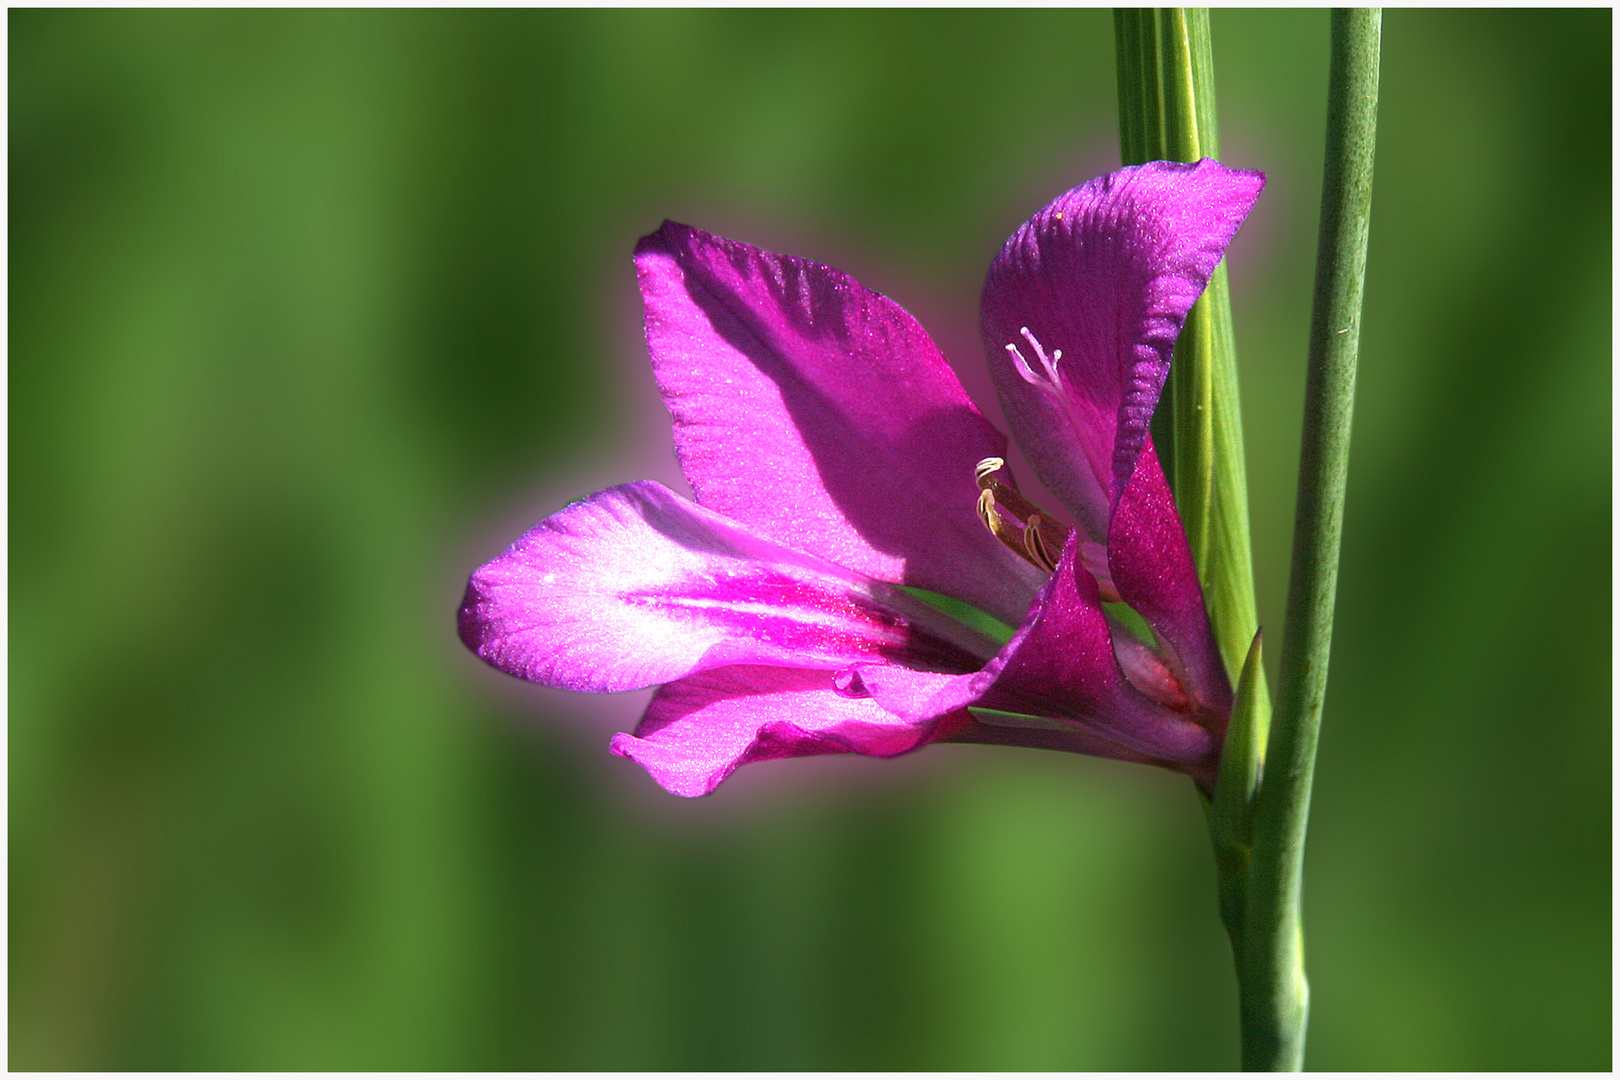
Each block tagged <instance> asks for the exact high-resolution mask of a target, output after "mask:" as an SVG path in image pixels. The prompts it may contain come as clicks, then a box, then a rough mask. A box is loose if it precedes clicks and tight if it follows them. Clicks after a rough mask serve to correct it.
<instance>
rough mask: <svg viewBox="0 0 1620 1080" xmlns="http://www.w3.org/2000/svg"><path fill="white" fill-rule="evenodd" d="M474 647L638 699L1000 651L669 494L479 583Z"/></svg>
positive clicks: (471, 615) (635, 497)
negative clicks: (743, 671)
mask: <svg viewBox="0 0 1620 1080" xmlns="http://www.w3.org/2000/svg"><path fill="white" fill-rule="evenodd" d="M461 638H462V640H463V641H464V642H466V643H467V646H468V647H469V648H471V649H472V650H473V651H474V652H476V653H477V654H478V655H479V656H480V657H481V658H483V659H484V660H485V661H486V662H488V663H489V664H491V665H493V666H495V667H497V668H500V669H501V670H502V671H505V672H508V673H510V674H513V675H517V676H519V677H521V678H524V679H528V680H530V681H532V682H538V683H544V684H545V685H547V686H556V687H560V688H562V689H565V690H582V691H612V690H630V689H635V688H638V687H643V686H651V685H654V684H656V683H663V682H669V681H671V680H673V679H678V678H680V677H682V676H684V675H688V674H691V673H692V672H694V671H701V670H704V669H707V668H714V667H721V666H724V665H727V664H775V665H782V666H787V667H820V668H836V667H840V666H843V665H846V664H849V663H851V662H855V661H872V660H903V661H904V662H906V663H908V664H915V665H918V666H920V667H925V668H934V669H945V670H958V671H966V670H972V669H973V668H976V667H978V666H979V664H980V663H982V662H983V659H984V658H986V657H989V656H991V655H993V654H994V652H995V649H996V646H995V644H994V643H993V642H990V641H989V640H988V639H986V638H983V637H981V636H980V635H978V634H977V633H975V632H973V631H972V630H969V629H968V628H967V627H965V626H962V625H961V624H959V623H957V622H955V621H954V620H952V619H949V618H948V617H946V616H944V615H942V614H940V613H938V612H936V611H934V609H932V608H930V607H928V606H926V605H924V604H922V603H921V602H920V601H917V600H914V599H912V598H911V597H910V596H908V595H906V594H905V593H903V592H901V591H900V590H899V589H898V588H896V587H895V586H892V585H888V584H885V583H883V582H878V581H872V580H871V579H868V578H864V577H862V576H861V575H859V574H855V573H851V572H850V571H848V570H845V569H843V568H842V567H838V566H834V565H833V564H831V563H829V562H827V561H826V560H824V559H819V558H817V557H816V556H814V555H807V554H804V553H802V552H797V551H794V550H792V549H790V548H787V547H784V546H783V545H781V544H778V543H776V542H774V541H772V540H767V539H765V538H763V537H760V536H757V535H755V534H753V533H751V532H749V531H748V530H746V529H744V528H743V527H741V526H739V525H738V524H737V523H735V522H733V521H730V520H728V519H727V518H725V517H723V516H721V515H720V514H716V513H714V512H713V511H711V510H706V509H704V508H703V507H700V506H696V505H694V504H693V503H691V502H689V501H687V500H685V499H683V498H681V497H680V496H678V495H676V494H675V493H674V492H672V491H670V490H669V489H668V488H665V487H664V486H662V485H661V484H656V483H653V482H651V481H643V482H641V483H635V484H625V485H623V486H621V487H616V488H610V489H608V490H606V491H601V492H597V493H596V494H595V495H592V496H591V497H590V498H588V499H585V500H583V501H581V502H577V503H574V504H573V505H571V506H568V507H566V508H564V509H563V510H561V511H559V512H558V513H556V514H553V515H552V516H551V517H549V518H547V519H546V520H544V521H542V522H540V523H539V524H538V525H536V526H534V528H532V529H530V530H529V531H528V532H527V533H525V534H524V535H523V536H522V537H520V538H519V539H518V541H517V542H516V543H515V544H513V545H512V546H511V547H509V548H507V550H506V551H505V552H503V553H502V554H501V555H500V556H499V557H497V558H496V559H494V560H493V561H492V562H490V563H489V564H488V565H486V566H483V567H481V568H480V569H479V570H478V571H477V572H475V573H474V574H473V576H472V580H471V581H470V582H469V583H468V586H467V597H466V600H465V601H464V602H463V605H462V610H461Z"/></svg>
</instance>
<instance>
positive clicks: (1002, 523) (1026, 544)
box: [973, 457, 1069, 574]
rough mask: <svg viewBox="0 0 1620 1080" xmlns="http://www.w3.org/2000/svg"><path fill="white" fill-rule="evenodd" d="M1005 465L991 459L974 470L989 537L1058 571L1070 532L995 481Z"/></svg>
mask: <svg viewBox="0 0 1620 1080" xmlns="http://www.w3.org/2000/svg"><path fill="white" fill-rule="evenodd" d="M1006 465H1007V462H1006V461H1005V460H1003V459H1002V458H998V457H988V458H985V459H984V460H983V461H980V462H979V463H978V464H977V465H975V466H974V467H973V478H974V480H975V481H977V483H978V485H979V505H978V511H979V520H980V521H982V522H984V527H985V528H987V529H989V530H990V535H992V536H994V537H995V538H996V539H997V540H1000V541H1001V542H1002V543H1003V544H1005V545H1007V547H1008V548H1010V549H1012V550H1013V551H1015V552H1017V553H1018V555H1020V556H1021V557H1022V558H1024V559H1025V560H1026V561H1028V562H1029V563H1031V564H1032V565H1034V566H1037V567H1039V568H1040V569H1042V570H1044V571H1046V572H1047V573H1048V574H1050V573H1051V572H1052V571H1054V570H1056V569H1057V563H1058V553H1060V552H1062V550H1063V544H1064V542H1065V541H1067V540H1068V538H1069V530H1068V529H1066V528H1064V527H1063V526H1061V525H1059V524H1058V523H1057V522H1055V521H1053V520H1052V519H1051V518H1048V517H1047V516H1046V515H1045V514H1043V513H1041V511H1040V508H1039V507H1037V506H1036V505H1035V504H1034V503H1032V502H1030V501H1029V500H1028V499H1026V498H1024V497H1023V496H1022V495H1020V494H1018V492H1016V491H1014V490H1013V489H1012V488H1010V487H1008V486H1007V485H1006V484H1003V483H1002V482H1001V481H999V480H997V479H996V478H995V476H994V474H995V473H997V472H1000V471H1001V470H1002V469H1003V468H1005V467H1006ZM1004 515H1005V516H1004ZM1009 518H1010V519H1011V520H1010V521H1009V520H1008V519H1009ZM1016 526H1021V528H1020V527H1016Z"/></svg>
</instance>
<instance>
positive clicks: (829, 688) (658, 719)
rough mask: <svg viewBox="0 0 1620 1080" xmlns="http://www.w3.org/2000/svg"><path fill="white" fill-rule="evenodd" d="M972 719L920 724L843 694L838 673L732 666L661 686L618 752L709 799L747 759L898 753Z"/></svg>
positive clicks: (618, 739)
mask: <svg viewBox="0 0 1620 1080" xmlns="http://www.w3.org/2000/svg"><path fill="white" fill-rule="evenodd" d="M967 722H968V718H967V717H966V715H961V716H956V717H948V718H935V719H931V720H928V721H923V722H920V723H910V722H907V721H904V720H901V719H898V718H897V717H895V716H894V715H893V714H891V713H889V712H888V711H886V710H885V709H883V708H881V707H879V706H878V705H877V704H876V703H874V702H871V701H865V700H859V699H854V698H849V697H845V696H843V695H840V694H839V693H837V692H836V691H835V690H834V689H833V681H832V672H830V671H806V670H794V669H789V668H770V667H742V666H739V667H725V668H717V669H715V670H713V671H706V672H703V673H702V674H698V675H692V676H689V677H687V678H684V679H681V680H679V681H678V682H674V683H671V684H669V685H668V686H665V687H662V688H660V689H659V691H658V693H657V694H655V695H654V696H653V700H652V704H651V705H649V706H648V708H647V714H646V716H645V717H644V718H643V719H642V721H641V724H640V725H639V726H638V727H637V728H636V733H635V734H634V735H616V736H614V738H613V752H614V753H615V754H618V755H619V756H621V757H627V758H630V759H631V760H633V761H635V762H637V763H638V764H639V765H641V766H642V767H643V768H644V769H646V770H647V771H648V772H649V773H651V774H652V777H653V779H654V780H656V781H658V783H659V784H661V785H662V786H663V787H664V788H665V789H666V790H668V791H671V792H673V793H674V794H676V795H685V796H688V797H692V796H697V795H707V794H708V793H709V792H711V791H713V790H714V789H715V788H716V787H717V786H718V785H719V784H720V782H721V781H722V780H724V779H725V778H726V777H727V776H730V775H731V773H732V771H733V770H734V769H736V768H737V766H739V765H743V764H746V763H748V762H750V761H770V760H773V759H776V758H786V757H805V756H808V755H812V754H868V755H871V756H873V757H894V756H895V755H896V754H904V753H906V752H907V751H910V750H915V749H917V748H918V747H919V746H921V745H923V744H924V743H927V742H931V741H933V740H934V739H936V738H938V737H940V736H941V735H944V734H949V733H951V732H953V731H955V730H957V729H958V728H960V727H962V726H963V725H964V724H966V723H967Z"/></svg>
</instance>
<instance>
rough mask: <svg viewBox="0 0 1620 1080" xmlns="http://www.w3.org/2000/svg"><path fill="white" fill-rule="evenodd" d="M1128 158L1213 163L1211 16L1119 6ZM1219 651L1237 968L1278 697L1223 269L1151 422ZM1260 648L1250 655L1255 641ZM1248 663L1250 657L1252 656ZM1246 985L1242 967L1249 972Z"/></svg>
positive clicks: (1182, 342) (1229, 905) (1223, 871)
mask: <svg viewBox="0 0 1620 1080" xmlns="http://www.w3.org/2000/svg"><path fill="white" fill-rule="evenodd" d="M1114 31H1115V48H1116V52H1117V55H1118V61H1119V128H1120V154H1121V156H1122V157H1123V159H1124V161H1125V164H1127V165H1134V164H1139V163H1141V162H1144V161H1155V160H1177V161H1196V160H1198V159H1199V158H1201V157H1218V156H1219V154H1220V137H1219V133H1218V131H1217V128H1216V122H1215V79H1214V64H1213V61H1212V59H1211V52H1212V50H1211V45H1210V31H1209V12H1208V11H1207V10H1206V9H1203V8H1186V9H1182V8H1118V9H1116V10H1115V12H1114ZM1153 439H1154V442H1155V443H1156V444H1157V446H1158V450H1159V460H1160V461H1161V462H1163V463H1164V466H1165V472H1166V475H1167V476H1168V477H1169V479H1170V482H1171V486H1172V490H1174V492H1175V495H1176V506H1177V509H1178V510H1179V511H1180V513H1181V520H1182V523H1183V525H1184V526H1185V528H1186V530H1187V541H1188V545H1189V546H1190V547H1191V549H1192V553H1193V562H1194V565H1195V566H1196V567H1197V568H1198V577H1199V580H1200V581H1201V582H1202V583H1203V586H1204V598H1205V602H1206V603H1207V605H1208V608H1209V614H1210V622H1211V625H1212V626H1213V627H1214V629H1215V639H1216V641H1217V642H1218V643H1219V646H1220V650H1221V657H1222V659H1223V660H1224V661H1225V663H1226V669H1227V672H1228V673H1229V674H1230V675H1231V676H1232V679H1233V682H1234V684H1236V686H1237V688H1238V707H1237V708H1235V709H1234V710H1233V714H1232V721H1231V725H1230V727H1229V729H1228V733H1227V742H1226V749H1225V756H1224V757H1223V759H1222V762H1221V776H1220V780H1219V782H1218V783H1217V785H1216V793H1215V798H1214V802H1213V804H1212V805H1211V806H1210V807H1209V808H1208V809H1209V811H1210V814H1209V822H1210V834H1211V840H1212V841H1213V844H1214V848H1215V860H1216V873H1217V877H1218V879H1219V882H1220V898H1221V918H1222V921H1223V922H1224V923H1225V924H1226V929H1227V933H1228V935H1229V936H1230V937H1231V939H1232V954H1233V959H1234V961H1235V962H1236V963H1238V964H1239V965H1241V963H1242V957H1243V944H1242V942H1243V928H1244V925H1245V920H1246V914H1245V907H1246V903H1247V896H1248V875H1249V866H1250V863H1251V854H1252V853H1251V850H1250V847H1249V817H1250V812H1251V810H1252V801H1253V795H1254V791H1255V787H1256V784H1257V783H1258V778H1259V771H1260V770H1259V767H1258V765H1259V762H1260V761H1261V760H1263V758H1264V755H1265V752H1266V729H1267V725H1268V723H1269V720H1270V716H1271V702H1270V699H1269V695H1268V693H1267V689H1266V681H1265V675H1264V673H1263V672H1262V671H1261V669H1260V664H1259V662H1258V655H1259V653H1258V647H1257V640H1256V631H1257V627H1258V620H1257V618H1256V614H1255V603H1254V571H1253V562H1252V557H1251V554H1250V546H1249V492H1248V482H1247V479H1246V470H1245V467H1244V458H1243V422H1242V416H1241V412H1240V410H1239V407H1238V380H1237V348H1236V345H1235V342H1234V335H1233V333H1232V301H1231V294H1230V292H1229V291H1228V289H1227V283H1226V265H1225V263H1224V262H1223V263H1222V264H1221V265H1220V266H1218V267H1216V269H1215V273H1214V275H1213V276H1212V277H1211V278H1210V282H1209V286H1208V288H1206V289H1205V290H1204V295H1203V296H1202V297H1201V298H1200V299H1199V301H1198V303H1197V304H1196V305H1194V306H1193V309H1192V311H1191V312H1190V313H1189V314H1188V316H1187V322H1186V325H1185V326H1184V327H1183V328H1182V331H1181V337H1180V339H1179V340H1178V341H1177V342H1176V355H1175V362H1174V363H1173V364H1172V365H1171V367H1170V379H1169V381H1168V382H1167V383H1166V385H1165V388H1164V396H1163V397H1162V398H1161V400H1160V405H1159V409H1158V411H1157V413H1156V414H1155V415H1154V418H1153ZM1252 642H1253V643H1256V648H1255V649H1254V650H1253V651H1252V652H1251V647H1250V646H1251V643H1252ZM1246 660H1247V662H1246ZM1240 982H1241V974H1240Z"/></svg>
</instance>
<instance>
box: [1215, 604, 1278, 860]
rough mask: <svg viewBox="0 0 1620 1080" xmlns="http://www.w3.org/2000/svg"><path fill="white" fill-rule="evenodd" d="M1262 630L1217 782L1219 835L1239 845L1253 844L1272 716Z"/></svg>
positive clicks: (1241, 685) (1246, 665)
mask: <svg viewBox="0 0 1620 1080" xmlns="http://www.w3.org/2000/svg"><path fill="white" fill-rule="evenodd" d="M1260 637H1261V635H1260V631H1258V630H1257V631H1255V634H1254V643H1253V644H1251V645H1250V646H1249V654H1248V656H1246V657H1245V658H1244V660H1243V674H1242V675H1240V676H1239V677H1238V685H1237V696H1236V698H1235V699H1234V701H1233V703H1232V721H1231V723H1230V724H1229V725H1228V726H1227V728H1226V745H1225V746H1224V747H1223V748H1222V749H1221V770H1220V777H1219V779H1218V780H1217V781H1216V783H1215V818H1214V820H1215V834H1216V836H1217V838H1218V839H1220V840H1221V841H1223V842H1225V843H1228V844H1231V845H1233V846H1235V847H1242V848H1247V847H1248V846H1249V839H1250V837H1249V832H1250V810H1251V809H1252V807H1253V803H1254V795H1255V791H1256V790H1257V789H1258V788H1259V786H1260V765H1261V763H1262V762H1263V761H1264V760H1265V756H1266V740H1267V737H1268V735H1269V733H1270V727H1271V717H1270V716H1269V715H1268V714H1267V713H1266V712H1265V710H1264V709H1262V708H1261V705H1262V698H1261V694H1260V692H1259V687H1260V686H1261V685H1262V684H1263V683H1264V682H1265V675H1264V673H1263V672H1262V671H1261V667H1260Z"/></svg>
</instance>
